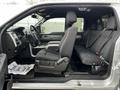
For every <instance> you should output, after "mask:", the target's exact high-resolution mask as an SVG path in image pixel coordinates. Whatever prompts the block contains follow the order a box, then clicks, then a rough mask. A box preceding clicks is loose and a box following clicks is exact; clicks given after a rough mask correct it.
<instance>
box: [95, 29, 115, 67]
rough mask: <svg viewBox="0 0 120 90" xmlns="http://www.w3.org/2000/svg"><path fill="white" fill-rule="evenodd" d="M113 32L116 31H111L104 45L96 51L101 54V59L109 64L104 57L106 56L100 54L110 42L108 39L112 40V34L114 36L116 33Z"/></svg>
mask: <svg viewBox="0 0 120 90" xmlns="http://www.w3.org/2000/svg"><path fill="white" fill-rule="evenodd" d="M113 32H114V31H112V32H111V33H110V35H109V36H108V38H107V40H106V42H105V43H104V44H103V45H102V47H101V48H100V49H99V51H98V52H96V54H97V55H99V56H100V58H101V60H102V61H103V62H104V63H106V64H107V65H109V63H108V62H107V61H106V60H105V59H104V57H103V56H102V55H100V52H101V51H102V49H103V48H104V46H105V45H106V44H107V43H108V41H110V39H111V38H112V36H113V34H114V33H113Z"/></svg>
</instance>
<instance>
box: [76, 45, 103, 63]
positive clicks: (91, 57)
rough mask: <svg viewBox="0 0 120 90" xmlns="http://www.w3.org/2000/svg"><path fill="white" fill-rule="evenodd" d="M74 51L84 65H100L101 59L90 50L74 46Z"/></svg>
mask: <svg viewBox="0 0 120 90" xmlns="http://www.w3.org/2000/svg"><path fill="white" fill-rule="evenodd" d="M75 50H76V52H77V54H78V57H79V58H80V60H81V62H82V63H83V64H86V65H102V63H103V62H102V60H101V58H100V57H99V56H98V55H96V54H95V53H93V52H91V51H90V50H88V49H86V48H84V47H82V46H76V47H75Z"/></svg>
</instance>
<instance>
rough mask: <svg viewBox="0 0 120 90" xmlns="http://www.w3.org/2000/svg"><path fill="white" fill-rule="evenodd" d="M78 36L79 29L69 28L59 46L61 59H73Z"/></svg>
mask: <svg viewBox="0 0 120 90" xmlns="http://www.w3.org/2000/svg"><path fill="white" fill-rule="evenodd" d="M76 35H77V27H74V26H72V27H70V28H68V30H67V31H66V32H65V34H64V36H63V38H62V40H61V42H60V45H59V53H60V56H61V57H68V58H70V57H71V55H72V51H73V47H74V43H75V39H76Z"/></svg>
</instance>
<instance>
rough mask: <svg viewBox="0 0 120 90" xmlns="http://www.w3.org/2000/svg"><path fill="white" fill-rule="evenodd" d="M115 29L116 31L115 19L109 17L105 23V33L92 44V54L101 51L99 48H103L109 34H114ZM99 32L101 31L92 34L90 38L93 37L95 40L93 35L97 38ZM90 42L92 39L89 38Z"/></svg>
mask: <svg viewBox="0 0 120 90" xmlns="http://www.w3.org/2000/svg"><path fill="white" fill-rule="evenodd" d="M115 29H116V24H115V18H114V17H110V18H109V19H108V21H107V26H106V31H104V33H102V35H101V36H100V38H99V39H98V40H97V41H96V42H95V43H94V45H93V46H92V47H91V48H90V49H91V50H92V51H93V52H98V51H99V50H100V49H101V47H103V45H104V43H106V41H107V40H108V38H109V36H110V35H111V33H114V31H115ZM100 32H101V31H94V32H92V33H93V34H92V35H91V37H92V36H93V37H94V38H95V35H96V36H97V35H98V34H99V33H100ZM94 38H93V39H94ZM91 40H92V38H91Z"/></svg>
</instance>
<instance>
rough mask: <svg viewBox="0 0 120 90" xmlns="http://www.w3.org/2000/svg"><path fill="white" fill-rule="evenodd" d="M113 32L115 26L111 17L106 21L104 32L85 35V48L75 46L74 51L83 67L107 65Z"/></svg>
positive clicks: (91, 32)
mask: <svg viewBox="0 0 120 90" xmlns="http://www.w3.org/2000/svg"><path fill="white" fill-rule="evenodd" d="M115 30H116V24H115V18H114V17H113V16H112V17H110V18H109V19H108V22H107V26H106V29H105V31H97V30H96V31H95V30H89V31H88V33H87V35H86V38H87V42H86V44H85V46H84V47H83V46H81V45H79V46H75V50H76V52H77V55H78V57H79V58H80V60H81V62H82V63H83V64H85V65H92V66H101V65H103V64H109V60H107V56H108V53H109V50H110V48H111V43H112V41H111V40H112V37H113V34H114V31H115ZM100 33H101V35H100ZM98 36H99V38H98ZM96 38H97V39H96ZM93 42H94V43H93Z"/></svg>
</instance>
